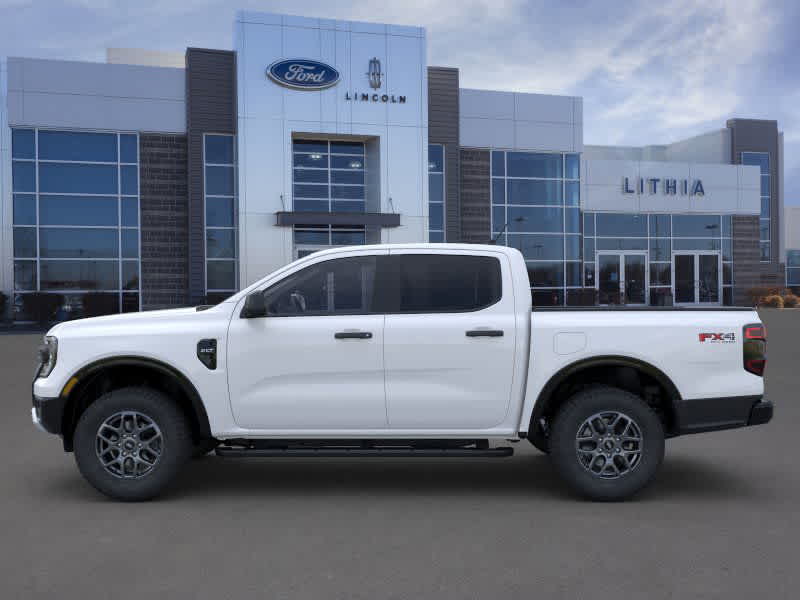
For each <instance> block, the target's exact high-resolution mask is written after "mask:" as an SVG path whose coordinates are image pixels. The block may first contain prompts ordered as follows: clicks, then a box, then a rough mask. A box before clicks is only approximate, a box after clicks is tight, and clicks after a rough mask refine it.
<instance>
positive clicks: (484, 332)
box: [467, 329, 503, 337]
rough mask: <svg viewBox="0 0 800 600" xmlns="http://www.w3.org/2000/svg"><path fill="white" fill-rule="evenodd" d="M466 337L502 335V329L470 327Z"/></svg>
mask: <svg viewBox="0 0 800 600" xmlns="http://www.w3.org/2000/svg"><path fill="white" fill-rule="evenodd" d="M467 337H503V330H502V329H470V330H469V331H467Z"/></svg>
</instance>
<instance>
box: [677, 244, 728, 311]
mask: <svg viewBox="0 0 800 600" xmlns="http://www.w3.org/2000/svg"><path fill="white" fill-rule="evenodd" d="M672 278H673V279H672V287H673V292H674V294H675V304H684V305H685V304H705V305H715V304H721V299H722V295H721V293H720V290H721V289H722V279H721V278H722V271H721V269H720V254H719V252H678V253H674V254H673V255H672Z"/></svg>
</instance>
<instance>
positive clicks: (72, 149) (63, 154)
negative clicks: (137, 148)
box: [39, 131, 117, 163]
mask: <svg viewBox="0 0 800 600" xmlns="http://www.w3.org/2000/svg"><path fill="white" fill-rule="evenodd" d="M39 160H80V161H91V162H114V163H115V162H117V135H116V134H114V133H87V132H79V131H39Z"/></svg>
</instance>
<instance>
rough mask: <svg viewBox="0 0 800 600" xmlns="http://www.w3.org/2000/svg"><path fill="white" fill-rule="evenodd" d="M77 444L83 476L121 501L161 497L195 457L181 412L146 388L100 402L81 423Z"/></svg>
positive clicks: (117, 392) (124, 390) (107, 396)
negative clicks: (181, 469) (192, 455)
mask: <svg viewBox="0 0 800 600" xmlns="http://www.w3.org/2000/svg"><path fill="white" fill-rule="evenodd" d="M74 439H75V444H74V448H75V461H76V462H77V464H78V468H79V469H80V472H81V474H82V475H83V476H84V477H85V478H86V479H87V480H88V481H89V483H91V484H92V485H93V486H94V487H95V488H97V489H98V490H99V491H101V492H103V493H104V494H106V495H107V496H110V497H111V498H115V499H117V500H125V501H141V500H149V499H151V498H153V497H155V496H157V495H158V494H159V493H160V492H161V491H162V490H163V489H164V488H165V487H166V486H167V485H168V484H169V483H170V482H171V481H172V479H173V478H174V477H175V475H176V474H177V473H178V470H179V469H180V468H181V467H182V466H183V464H184V463H185V462H186V461H187V460H188V459H189V457H190V456H191V454H192V436H191V430H190V428H189V424H188V423H187V421H186V418H185V416H184V415H183V413H182V412H181V410H180V409H179V408H178V407H177V406H176V405H175V403H174V402H172V400H171V399H170V398H169V397H168V396H166V395H164V394H163V393H161V392H159V391H157V390H154V389H151V388H147V387H128V388H122V389H119V390H114V391H112V392H109V393H107V394H104V395H103V396H101V397H100V398H98V399H97V400H96V401H95V402H93V403H92V404H90V405H89V407H88V408H87V409H86V410H85V411H84V413H83V414H82V415H81V417H80V419H79V420H78V425H77V427H76V428H75V436H74Z"/></svg>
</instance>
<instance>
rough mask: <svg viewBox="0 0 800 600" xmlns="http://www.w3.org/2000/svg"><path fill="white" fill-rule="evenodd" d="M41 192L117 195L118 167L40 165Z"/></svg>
mask: <svg viewBox="0 0 800 600" xmlns="http://www.w3.org/2000/svg"><path fill="white" fill-rule="evenodd" d="M39 191H40V192H45V193H46V192H56V193H62V194H117V193H119V192H118V190H117V167H116V165H75V164H60V163H39Z"/></svg>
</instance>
